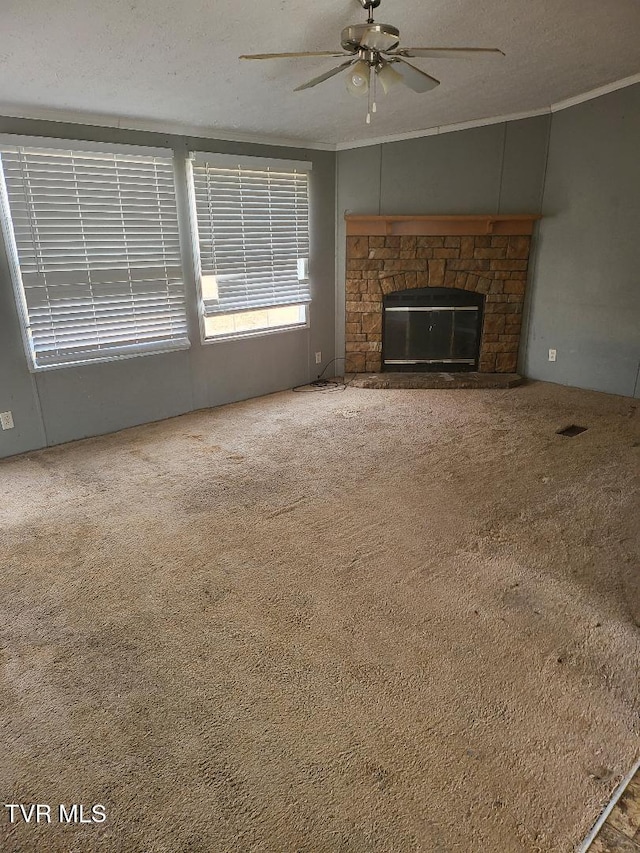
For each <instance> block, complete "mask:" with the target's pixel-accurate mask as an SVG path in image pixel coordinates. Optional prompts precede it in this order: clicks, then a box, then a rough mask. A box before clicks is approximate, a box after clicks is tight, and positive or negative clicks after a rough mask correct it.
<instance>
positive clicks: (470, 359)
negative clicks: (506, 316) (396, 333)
mask: <svg viewBox="0 0 640 853" xmlns="http://www.w3.org/2000/svg"><path fill="white" fill-rule="evenodd" d="M484 301H485V299H484V295H483V294H482V293H477V292H475V291H468V290H460V289H456V288H449V287H421V288H414V289H410V290H396V291H393V292H392V293H388V294H386V295H385V297H384V300H383V306H382V370H383V371H394V372H412V373H416V372H438V373H442V372H445V373H451V372H458V371H474V370H477V369H478V362H479V358H480V345H481V341H482V324H483V315H484ZM396 311H399V312H414V311H417V312H425V313H428V312H434V311H435V312H448V313H449V314H450V315H451V329H452V331H451V343H450V346H451V349H453V348H454V345H455V320H456V312H458V311H463V312H470V311H473V312H474V316H475V318H476V324H475V332H476V338H475V347H474V352H473V355H472V356H471V355H470V354H469V353H467V354H466V355H465V356H464V357H459V356H458V357H457V356H456V355H455V353H454V352H451V353H449V354H448V355H447V356H446V357H442V358H428V359H427V358H403V359H399V358H390V357H389V356H391V355H397V353H389V349H390V346H389V344H388V340H387V339H388V336H389V337H390V333H389V332H388V325H389V324H390V320H389V317H388V312H396ZM443 356H444V353H443Z"/></svg>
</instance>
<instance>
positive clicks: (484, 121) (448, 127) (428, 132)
mask: <svg viewBox="0 0 640 853" xmlns="http://www.w3.org/2000/svg"><path fill="white" fill-rule="evenodd" d="M550 112H551V110H550V109H549V108H548V107H546V108H544V109H540V110H531V111H530V112H526V113H510V114H509V115H501V116H490V117H489V118H479V119H474V120H473V121H463V122H459V123H457V124H441V125H438V126H436V127H427V128H424V129H423V130H410V131H407V132H406V133H392V134H389V135H388V136H378V137H376V138H374V139H362V140H358V141H357V142H339V143H338V144H337V145H336V151H350V150H351V149H354V148H366V147H367V146H369V145H384V144H385V143H386V142H402V141H404V140H405V139H421V138H422V137H423V136H439V135H440V134H441V133H454V132H455V131H457V130H471V129H472V128H474V127H486V126H487V125H490V124H503V123H504V122H506V121H520V119H523V118H533V117H534V116H542V115H549V113H550Z"/></svg>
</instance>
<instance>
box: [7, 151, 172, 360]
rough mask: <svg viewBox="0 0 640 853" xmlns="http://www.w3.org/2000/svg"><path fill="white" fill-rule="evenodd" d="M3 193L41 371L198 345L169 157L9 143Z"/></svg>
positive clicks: (26, 322)
mask: <svg viewBox="0 0 640 853" xmlns="http://www.w3.org/2000/svg"><path fill="white" fill-rule="evenodd" d="M105 149H106V150H105ZM0 193H1V195H2V198H1V201H2V208H3V212H4V216H3V217H2V219H3V230H4V233H5V238H6V241H7V244H8V247H9V253H10V255H11V256H12V261H13V277H14V283H15V285H16V292H17V295H18V301H19V304H20V308H21V315H22V320H23V330H24V335H25V341H26V345H27V350H28V354H29V357H30V361H31V366H32V368H34V369H38V368H44V367H59V366H64V365H70V364H79V363H85V362H90V361H100V360H106V359H112V358H122V357H125V356H130V355H136V354H141V353H147V352H158V351H163V350H168V349H178V348H182V347H187V346H188V345H189V341H188V338H187V321H186V311H185V299H184V287H183V280H182V267H181V258H180V245H179V237H178V217H177V211H176V200H175V187H174V182H173V159H172V157H171V156H167V152H166V151H162V152H161V153H160V154H158V153H157V152H151V153H146V154H144V155H141V154H129V153H119V152H118V153H113V152H112V151H111V150H110V149H109V146H100V150H66V149H62V148H59V147H57V148H56V147H51V148H35V147H34V148H31V147H19V146H18V147H10V146H1V145H0Z"/></svg>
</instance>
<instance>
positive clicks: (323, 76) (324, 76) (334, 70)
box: [293, 59, 357, 92]
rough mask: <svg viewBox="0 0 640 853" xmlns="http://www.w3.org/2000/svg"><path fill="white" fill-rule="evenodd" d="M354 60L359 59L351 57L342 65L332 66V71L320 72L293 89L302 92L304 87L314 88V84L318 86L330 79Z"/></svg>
mask: <svg viewBox="0 0 640 853" xmlns="http://www.w3.org/2000/svg"><path fill="white" fill-rule="evenodd" d="M354 62H357V59H350V60H349V61H348V62H343V63H342V64H341V65H338V66H336V67H335V68H332V69H331V71H325V73H324V74H320V76H319V77H314V78H313V80H309V82H308V83H303V84H302V86H297V87H296V88H295V89H294V90H293V91H294V92H301V91H302V90H303V89H312V88H313V87H314V86H317V85H318V83H324V81H325V80H328V79H329V78H330V77H335V75H336V74H339V73H340V72H341V71H344V69H345V68H348V67H349V66H350V65H353V63H354Z"/></svg>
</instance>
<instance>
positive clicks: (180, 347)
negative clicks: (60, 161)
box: [0, 134, 191, 374]
mask: <svg viewBox="0 0 640 853" xmlns="http://www.w3.org/2000/svg"><path fill="white" fill-rule="evenodd" d="M0 147H11V148H34V149H38V148H39V149H44V150H46V149H49V150H56V149H57V150H62V151H77V152H79V153H88V154H91V153H95V154H97V155H99V154H114V155H123V156H134V157H135V156H138V157H162V158H163V159H170V160H171V163H172V175H173V188H174V198H175V205H176V220H177V229H178V236H179V240H180V243H182V233H181V232H182V228H181V223H180V212H179V198H178V196H179V193H178V187H177V180H176V177H177V176H176V152H175V150H174V149H173V147H171V146H169V145H167V147H160V146H154V147H150V146H148V145H133V144H121V143H111V142H100V141H93V140H82V139H61V138H59V137H54V138H52V137H40V136H23V135H17V134H0ZM0 234H1V236H2V240H3V243H4V251H5V254H6V258H7V264H8V267H9V273H10V277H11V283H12V286H13V291H14V297H15V304H16V307H17V312H18V320H19V325H20V333H21V336H22V341H23V346H24V349H25V354H26V358H27V365H28V368H29V371H30V372H31V373H34V374H39V373H43V372H45V371H49V370H62V369H65V368H74V367H86V366H88V365H91V364H104V363H105V362H111V361H124V360H125V359H129V358H138V357H141V356H148V355H161V354H164V353H169V352H177V351H184V350H188V349H190V347H191V340H190V337H189V304H188V302H189V296H188V287H187V284H188V282H187V279H186V276H185V268H184V262H183V257H182V252H181V251H180V253H179V254H180V258H179V261H178V265H179V267H180V270H181V278H182V287H183V291H184V313H185V336H184V338H182V339H180V340H176V341H175V344H173V343H171V342H168V343H167V344H166V345H162V346H157V345H156V346H154V343H156V342H152V343H150V344H148V345H145V344H144V343H143V344H140V348H139V349H136V350H131V351H128V352H124V353H123V352H121V353H118V352H111V353H108V354H105V355H104V356H98V357H96V356H93V357H90V358H82V357H81V356H80V357H78V358H77V359H75V360H74V361H68V362H61V363H55V362H52V363H49V364H37V361H36V351H35V348H34V345H33V339H32V336H31V333H30V326H31V318H30V316H29V308H28V304H27V298H26V292H25V287H24V282H23V278H22V268H21V266H20V255H19V251H18V246H17V242H16V235H15V230H14V225H13V219H12V214H11V205H10V201H9V194H8V190H7V186H6V181H5V175H4V170H3V169H0Z"/></svg>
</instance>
